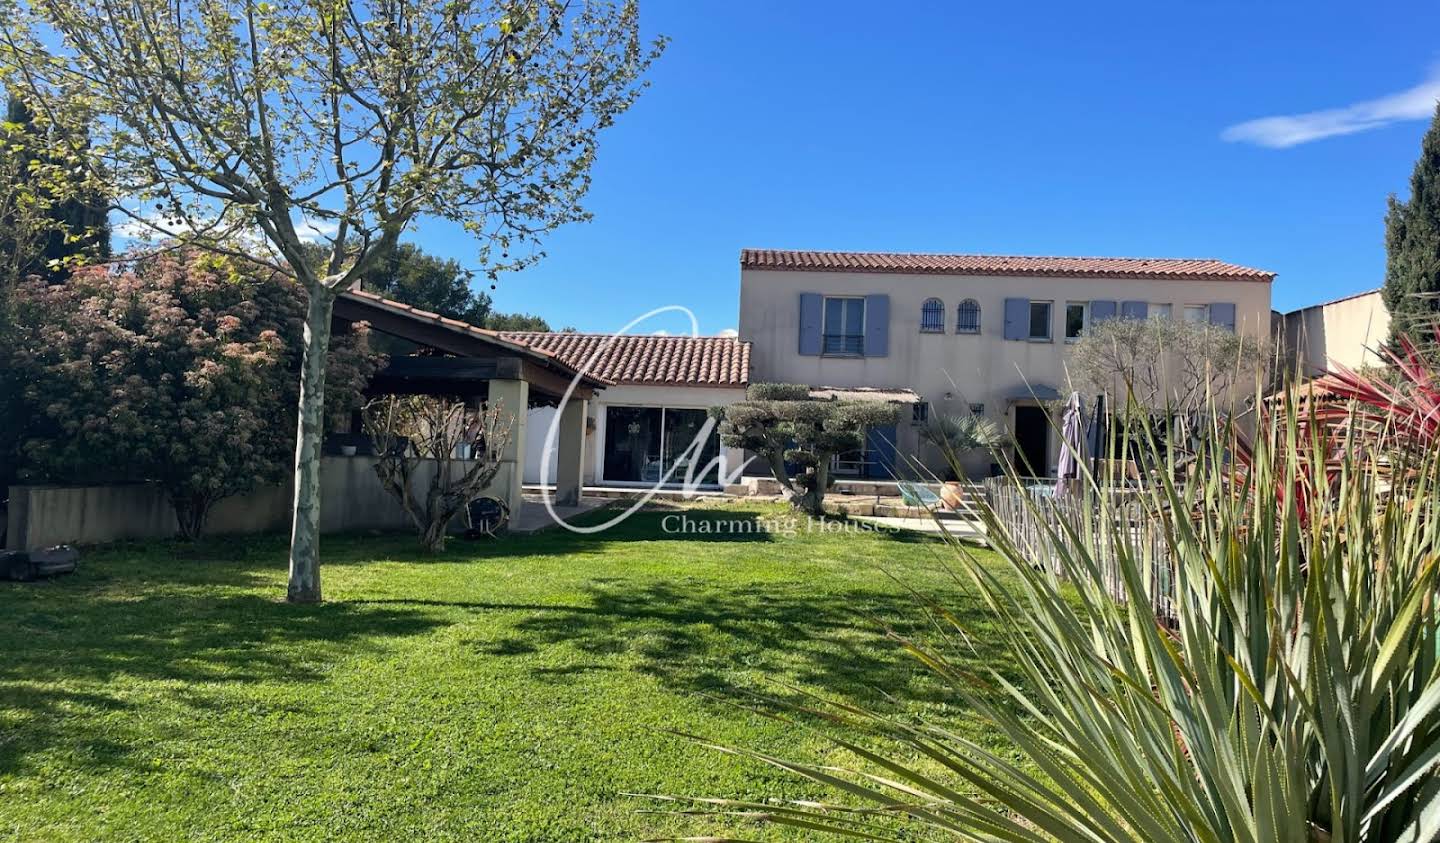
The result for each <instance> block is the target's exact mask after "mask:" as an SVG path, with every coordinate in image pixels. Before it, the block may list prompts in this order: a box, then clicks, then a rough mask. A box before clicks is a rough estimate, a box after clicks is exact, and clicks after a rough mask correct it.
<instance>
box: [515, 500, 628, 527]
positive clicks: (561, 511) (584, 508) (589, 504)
mask: <svg viewBox="0 0 1440 843" xmlns="http://www.w3.org/2000/svg"><path fill="white" fill-rule="evenodd" d="M614 502H615V499H614V498H603V497H591V496H589V495H586V496H585V497H582V498H581V499H580V503H579V505H578V506H559V505H558V504H557V505H556V506H555V514H556V515H558V516H560V518H561V519H562V520H564V521H570V520H571V519H573V518H575V517H577V516H580V515H584V514H585V513H587V512H590V511H592V510H595V509H599V508H600V507H602V506H605V505H607V504H612V503H614ZM558 526H559V525H558V524H557V523H556V522H555V519H554V518H553V517H552V516H551V515H550V512H549V511H548V510H547V509H546V508H545V504H544V502H543V500H542V499H541V497H540V495H538V494H528V493H527V494H526V495H525V502H524V504H522V505H521V507H520V511H519V512H517V513H515V514H514V515H512V516H511V518H510V527H509V529H510V532H512V533H538V532H540V531H541V530H548V529H551V528H553V527H558Z"/></svg>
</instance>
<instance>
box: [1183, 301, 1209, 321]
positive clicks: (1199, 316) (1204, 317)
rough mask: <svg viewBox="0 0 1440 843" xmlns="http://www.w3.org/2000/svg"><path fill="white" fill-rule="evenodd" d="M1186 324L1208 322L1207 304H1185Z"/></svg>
mask: <svg viewBox="0 0 1440 843" xmlns="http://www.w3.org/2000/svg"><path fill="white" fill-rule="evenodd" d="M1185 321H1186V322H1202V323H1203V322H1209V321H1210V305H1208V304H1187V305H1185Z"/></svg>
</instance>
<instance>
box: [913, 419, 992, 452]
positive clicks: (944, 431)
mask: <svg viewBox="0 0 1440 843" xmlns="http://www.w3.org/2000/svg"><path fill="white" fill-rule="evenodd" d="M920 438H921V439H923V440H925V441H926V442H929V443H930V444H932V445H934V446H935V447H937V448H939V449H940V452H941V453H942V454H945V455H946V457H947V458H948V457H951V456H959V455H962V454H965V453H967V452H969V451H974V450H978V449H980V448H985V449H987V450H995V449H996V448H999V447H1001V446H1002V445H1004V444H1005V439H1006V436H1005V429H1004V428H1002V427H1001V426H1000V424H999V423H998V422H996V421H995V420H994V419H988V418H986V417H984V416H977V415H974V414H971V415H963V416H962V415H937V416H935V417H933V418H931V419H930V421H929V423H928V424H926V425H925V426H924V427H922V428H920Z"/></svg>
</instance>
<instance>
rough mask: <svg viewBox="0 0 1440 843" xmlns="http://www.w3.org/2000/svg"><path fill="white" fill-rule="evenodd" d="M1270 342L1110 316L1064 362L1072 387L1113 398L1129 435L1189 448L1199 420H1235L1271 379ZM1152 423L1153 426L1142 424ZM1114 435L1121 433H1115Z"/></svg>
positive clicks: (1212, 328) (1203, 326)
mask: <svg viewBox="0 0 1440 843" xmlns="http://www.w3.org/2000/svg"><path fill="white" fill-rule="evenodd" d="M1271 357H1272V355H1271V353H1270V347H1269V345H1268V343H1267V342H1265V341H1262V340H1259V339H1256V338H1254V337H1247V336H1245V335H1243V334H1239V333H1236V332H1235V331H1233V330H1230V329H1229V328H1225V327H1222V326H1218V325H1211V324H1207V323H1202V322H1191V321H1188V320H1177V319H1169V318H1164V317H1158V316H1152V317H1150V318H1149V319H1107V320H1104V321H1102V322H1099V323H1097V324H1095V325H1093V326H1091V328H1090V330H1089V331H1088V332H1087V333H1086V334H1085V336H1084V337H1082V338H1081V339H1080V341H1079V342H1077V343H1076V344H1075V346H1074V348H1073V350H1072V352H1071V356H1070V360H1069V363H1068V367H1069V374H1070V381H1071V384H1072V386H1073V387H1074V388H1075V389H1078V390H1080V391H1081V392H1085V393H1088V394H1091V395H1106V396H1109V397H1110V405H1111V407H1112V408H1114V409H1115V410H1117V411H1119V412H1120V413H1121V414H1123V415H1124V417H1125V418H1126V419H1128V421H1127V423H1126V424H1125V425H1123V426H1122V427H1121V428H1120V430H1121V431H1125V432H1127V433H1128V434H1129V435H1135V434H1137V432H1140V431H1146V430H1150V431H1151V432H1150V433H1149V434H1143V435H1161V434H1163V435H1164V436H1165V437H1166V439H1167V441H1168V442H1169V443H1170V444H1171V445H1175V446H1179V447H1181V448H1182V449H1186V450H1193V448H1192V445H1193V444H1194V439H1195V437H1196V436H1197V435H1198V434H1199V431H1200V428H1201V427H1202V426H1203V421H1204V420H1205V419H1206V418H1207V417H1211V416H1213V415H1214V413H1215V411H1216V410H1217V408H1220V409H1223V411H1224V413H1225V414H1227V415H1237V414H1238V413H1239V411H1240V410H1242V409H1243V408H1244V406H1245V403H1246V401H1247V400H1248V399H1250V398H1253V396H1254V395H1255V387H1256V379H1257V378H1265V377H1268V375H1269V367H1270V361H1271ZM1142 415H1143V416H1145V417H1147V418H1150V419H1153V420H1155V422H1156V425H1155V427H1153V428H1151V427H1150V426H1149V425H1148V424H1146V423H1141V422H1140V420H1139V419H1140V417H1141V416H1142ZM1117 433H1118V431H1117Z"/></svg>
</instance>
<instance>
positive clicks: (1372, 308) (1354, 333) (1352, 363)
mask: <svg viewBox="0 0 1440 843" xmlns="http://www.w3.org/2000/svg"><path fill="white" fill-rule="evenodd" d="M1279 327H1280V330H1281V332H1282V336H1281V339H1280V342H1281V346H1282V347H1283V348H1284V350H1285V354H1286V358H1287V360H1286V362H1287V363H1288V365H1289V368H1290V371H1292V372H1298V373H1299V374H1300V375H1301V376H1302V377H1313V376H1315V375H1319V374H1322V373H1324V372H1327V371H1332V370H1334V369H1335V368H1336V367H1337V366H1343V367H1345V368H1347V369H1361V368H1364V367H1366V366H1379V365H1381V364H1382V363H1383V362H1384V361H1383V359H1382V358H1381V357H1380V355H1379V354H1377V353H1376V352H1377V349H1378V348H1379V347H1380V346H1382V345H1384V343H1385V341H1386V340H1387V339H1388V338H1389V336H1390V311H1388V310H1387V309H1386V308H1385V303H1384V302H1383V301H1381V299H1380V291H1379V290H1370V291H1369V292H1365V293H1359V294H1357V295H1353V296H1349V297H1347V298H1343V299H1337V300H1336V301H1332V302H1326V303H1325V304H1317V305H1313V306H1311V307H1305V308H1301V309H1300V310H1293V311H1291V312H1289V313H1286V314H1285V315H1284V316H1282V317H1281V319H1280V322H1279Z"/></svg>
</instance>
